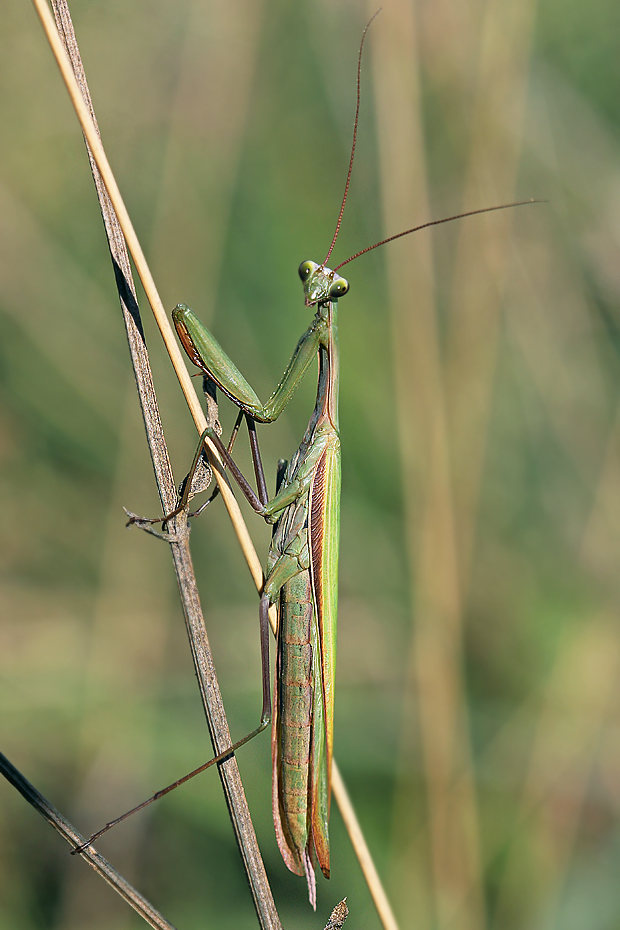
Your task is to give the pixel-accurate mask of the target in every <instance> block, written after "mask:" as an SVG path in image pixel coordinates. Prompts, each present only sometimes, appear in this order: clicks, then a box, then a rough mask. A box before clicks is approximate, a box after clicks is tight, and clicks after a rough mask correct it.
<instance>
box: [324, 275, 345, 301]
mask: <svg viewBox="0 0 620 930" xmlns="http://www.w3.org/2000/svg"><path fill="white" fill-rule="evenodd" d="M348 290H349V282H348V281H347V280H345V278H336V280H335V281H334V282H333V284H332V285H331V287H330V289H329V296H330V297H331V298H332V300H338V298H339V297H342V296H343V294H346V293H347V291H348Z"/></svg>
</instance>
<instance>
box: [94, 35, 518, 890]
mask: <svg viewBox="0 0 620 930" xmlns="http://www.w3.org/2000/svg"><path fill="white" fill-rule="evenodd" d="M373 19H374V17H373ZM371 22H372V20H371ZM369 26H370V23H369V24H368V25H367V26H366V29H365V30H364V33H363V36H362V42H361V45H360V51H359V57H358V74H357V108H356V114H355V121H354V131H353V145H352V150H351V156H350V162H349V170H348V175H347V180H346V184H345V191H344V196H343V199H342V204H341V207H340V213H339V216H338V220H337V223H336V229H335V232H334V235H333V238H332V241H331V245H330V247H329V250H328V252H327V255H326V257H325V259H324V260H323V262H321V263H320V264H318V263H316V262H313V261H304V262H302V264H301V265H300V266H299V274H300V278H301V280H302V283H303V287H304V294H305V305H306V307H308V308H314V316H313V319H312V321H311V323H310V325H309V327H308V329H307V330H306V331H305V332H304V334H303V335H302V337H301V338H300V340H299V342H298V343H297V346H296V348H295V351H294V353H293V356H292V358H291V361H290V362H289V365H288V366H287V368H286V369H285V371H284V373H283V375H282V378H281V379H280V382H279V384H278V386H277V387H276V389H275V391H274V393H273V394H272V395H271V397H270V398H269V400H268V401H267V402H266V403H265V404H263V403H261V401H260V399H259V398H258V396H257V395H256V393H255V392H254V390H253V388H252V387H251V386H250V384H249V383H248V382H247V381H246V379H245V378H244V377H243V375H242V374H241V372H240V371H239V369H238V368H237V367H236V366H235V365H234V363H233V362H232V361H231V359H230V358H229V357H228V355H227V354H226V353H225V351H224V350H223V349H222V348H221V346H220V345H219V344H218V343H217V341H216V340H215V339H214V337H213V336H212V335H211V333H210V332H209V331H208V330H207V329H206V328H205V327H204V326H203V324H202V323H201V322H200V321H199V320H198V318H197V317H196V316H195V315H194V314H193V312H192V311H191V310H190V309H189V308H188V307H186V306H185V305H182V304H179V305H178V306H177V307H176V308H175V310H174V311H173V320H174V323H175V326H176V329H177V334H178V336H179V339H180V341H181V343H182V345H183V347H184V348H185V350H186V352H187V354H188V356H189V358H190V359H191V361H192V362H194V363H195V364H196V365H197V367H198V368H199V369H201V370H202V372H203V374H204V375H205V376H206V378H207V380H208V381H209V382H211V383H212V384H213V385H215V386H216V387H219V388H220V390H221V391H222V392H223V393H224V394H225V395H226V396H227V397H228V398H229V399H230V400H232V402H233V403H234V404H235V405H236V406H237V407H238V408H239V410H240V415H239V418H238V423H239V421H240V419H241V418H243V417H245V419H246V422H247V424H248V428H249V433H250V440H251V446H252V452H253V459H254V464H255V472H256V479H257V488H258V495H257V494H255V492H254V491H253V490H252V488H251V487H250V485H249V484H248V482H247V481H246V479H245V478H244V477H243V475H242V474H241V472H240V471H239V469H238V468H237V466H236V464H235V462H234V460H233V458H232V456H231V454H230V451H231V444H229V448H228V449H227V448H226V447H225V446H224V445H223V443H222V442H221V440H220V438H219V436H218V435H217V433H216V432H215V431H214V429H213V428H211V427H210V428H209V429H208V430H207V431H206V434H207V435H208V436H209V438H210V439H211V440H212V441H213V442H214V443H215V445H216V446H217V447H218V449H219V451H220V454H221V456H222V459H223V461H224V464H225V466H226V467H227V468H228V470H229V471H230V473H231V474H232V475H233V477H234V478H235V480H236V481H237V483H238V484H239V486H240V488H241V490H242V492H243V493H244V495H245V496H246V498H247V499H248V501H249V502H250V504H251V505H252V507H253V508H254V510H255V511H256V513H257V514H258V515H260V516H261V517H263V518H264V519H265V520H266V521H267V522H268V523H270V524H272V525H273V536H272V541H271V545H270V550H269V556H268V560H267V570H266V580H265V584H264V587H263V590H262V592H261V597H260V604H259V619H260V628H261V652H262V665H263V710H262V714H261V721H260V725H259V726H258V727H257V729H256V730H254V731H252V733H251V734H249V736H248V737H245V738H244V739H243V740H240V741H239V742H237V743H235V744H234V746H232V747H230V748H229V749H228V750H227V751H226V752H225V753H222V754H221V755H220V756H217V757H216V758H215V759H212V760H210V761H209V762H208V763H206V764H205V765H203V766H201V767H200V768H199V769H197V770H196V771H195V772H193V773H190V775H189V776H186V777H185V778H184V779H181V780H180V781H179V782H177V783H175V786H176V785H177V784H179V783H181V782H183V781H185V780H187V778H189V777H192V776H193V775H195V774H197V773H198V772H199V771H202V770H204V769H205V768H206V767H208V766H209V765H212V764H213V763H215V762H217V761H219V760H221V759H222V758H225V757H226V756H227V755H229V754H230V753H231V752H233V751H234V750H235V749H236V748H238V746H240V745H242V744H243V743H245V742H247V740H248V739H249V738H251V737H252V736H254V735H256V734H257V733H258V732H260V731H261V730H263V729H265V728H266V727H267V725H268V724H269V722H270V720H271V718H272V711H271V707H272V705H271V696H270V685H269V644H268V643H269V638H268V612H269V608H270V606H271V605H272V604H275V605H276V606H277V607H278V614H279V619H278V633H277V635H278V645H277V658H276V678H275V680H276V685H275V699H274V704H273V720H272V766H273V789H272V795H273V815H274V824H275V830H276V837H277V841H278V846H279V849H280V852H281V854H282V857H283V859H284V862H285V864H286V865H287V867H288V868H289V869H290V870H291V871H292V872H294V873H296V874H299V875H305V876H306V880H307V883H308V889H309V896H310V901H311V903H312V904H313V905H315V904H316V885H315V876H314V866H315V864H318V866H319V867H320V869H321V871H322V872H323V874H324V875H325V876H326V877H329V872H330V861H329V833H328V819H329V807H330V794H331V764H332V757H333V720H334V681H335V651H336V622H337V598H338V542H339V501H340V440H339V435H338V385H339V367H338V335H337V314H338V302H339V300H340V299H341V298H342V297H344V295H345V294H346V293H347V291H348V290H349V285H348V282H347V281H346V280H345V278H343V277H342V276H341V275H340V274H339V273H338V272H339V269H340V268H342V267H343V266H344V265H346V264H348V263H349V262H352V261H353V260H354V259H357V258H358V257H359V256H361V255H362V254H364V253H366V252H368V251H370V250H372V249H375V248H378V247H379V246H382V245H384V244H386V243H387V242H390V241H392V240H394V239H397V238H400V237H402V236H406V235H409V234H410V233H413V232H415V231H417V230H420V229H424V228H426V227H429V226H433V225H438V224H440V223H445V222H448V221H449V220H452V219H456V218H457V217H448V218H447V219H441V220H435V221H431V222H428V223H424V224H421V225H420V226H416V227H412V228H411V229H407V230H405V231H403V232H400V233H397V234H396V235H393V236H390V237H388V238H387V239H383V240H381V241H380V242H377V243H375V244H373V245H371V246H368V247H367V248H365V249H362V250H361V251H359V252H357V253H355V254H354V255H352V256H351V257H350V258H348V259H346V260H345V261H343V262H341V263H340V264H339V265H337V266H336V267H335V268H334V269H333V270H332V269H330V268H329V267H328V266H327V262H328V261H329V260H330V257H331V255H332V252H333V249H334V246H335V244H336V240H337V237H338V233H339V230H340V225H341V221H342V217H343V213H344V208H345V204H346V200H347V194H348V190H349V184H350V179H351V173H352V167H353V159H354V154H355V143H356V134H357V125H358V116H359V106H360V70H361V56H362V49H363V44H364V39H365V37H366V33H367V30H368V28H369ZM531 202H532V201H523V202H522V203H531ZM516 205H517V204H508V205H501V206H494V207H489V208H483V209H478V210H472V211H469V212H467V213H462V214H459V217H465V216H471V215H474V214H478V213H485V212H490V211H492V210H499V209H504V208H505V207H506V206H516ZM317 356H318V363H319V376H318V387H317V394H316V400H315V405H314V408H313V411H312V414H311V416H310V420H309V423H308V426H307V428H306V431H305V433H304V435H303V438H302V440H301V443H300V445H299V447H298V449H297V451H296V452H295V453H294V455H293V456H292V458H291V459H290V462H288V463H283V462H281V463H280V466H279V471H278V482H277V488H276V494H275V496H274V497H273V498H272V499H271V500H269V499H268V496H267V492H266V485H265V481H264V477H263V469H262V463H261V460H260V453H259V452H258V444H257V442H256V431H255V424H256V423H270V422H273V421H274V420H276V419H277V418H278V416H279V415H280V414H281V413H282V411H283V410H284V408H285V407H286V406H287V404H288V402H289V401H290V399H291V397H292V396H293V395H294V393H295V391H296V389H297V387H298V386H299V384H300V383H301V381H302V379H303V377H304V375H305V373H306V371H307V370H308V368H309V366H310V365H311V363H312V362H313V360H314V358H315V357H317ZM203 441H204V435H203V437H202V438H201V445H200V448H202V443H203ZM197 458H198V457H197ZM191 483H192V482H191V477H190V478H189V481H188V482H187V486H188V487H191ZM184 504H185V501H183V505H184ZM170 516H171V515H170V514H169V515H168V517H167V518H165V519H169V518H170ZM165 519H164V522H165ZM138 522H142V521H138ZM171 787H173V786H171ZM168 790H169V789H164V790H163V791H161V792H158V793H157V794H156V795H155V796H154V797H153V798H152V799H150V800H154V799H155V798H156V797H160V796H162V795H163V794H165V793H166V792H167V791H168ZM145 803H149V802H145ZM142 806H144V805H140V807H142ZM118 819H119V820H120V819H123V818H118ZM115 822H118V821H114V822H113V823H115ZM110 825H111V824H110ZM106 826H109V825H106ZM103 832H104V831H99V833H98V834H94V835H93V836H92V837H91V838H90V841H89V842H91V841H92V840H93V839H94V838H96V837H97V836H99V835H101V833H103Z"/></svg>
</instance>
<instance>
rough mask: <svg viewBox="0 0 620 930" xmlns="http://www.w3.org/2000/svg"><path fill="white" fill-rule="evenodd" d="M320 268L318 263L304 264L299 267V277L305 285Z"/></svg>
mask: <svg viewBox="0 0 620 930" xmlns="http://www.w3.org/2000/svg"><path fill="white" fill-rule="evenodd" d="M318 267H319V266H318V265H317V264H316V262H302V263H301V265H300V266H299V277H300V278H301V280H302V281H303V282H304V283H305V282H306V281H307V280H308V278H309V277H310V275H311V274H312V272H313V271H315V269H317V268H318Z"/></svg>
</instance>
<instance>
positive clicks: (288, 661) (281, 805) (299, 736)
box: [272, 571, 314, 875]
mask: <svg viewBox="0 0 620 930" xmlns="http://www.w3.org/2000/svg"><path fill="white" fill-rule="evenodd" d="M313 618H314V605H313V598H312V588H311V584H310V574H309V572H307V571H302V572H300V573H299V574H298V575H295V577H294V578H293V579H291V581H289V582H287V584H285V585H284V587H283V588H282V591H281V593H280V622H279V632H278V656H277V663H278V669H277V672H276V683H277V684H276V695H275V720H274V727H273V731H272V733H273V735H272V753H273V765H274V778H273V792H274V814H275V815H276V816H275V817H274V820H275V827H276V834H277V836H278V845H279V846H280V849H281V851H282V853H283V856H284V859H285V861H286V864H287V866H288V867H289V869H291V871H293V872H296V873H297V874H298V875H303V874H304V867H303V864H302V861H301V857H300V852H301V851H302V850H304V849H305V848H306V845H307V843H308V835H309V831H310V823H309V780H310V754H311V739H312V716H313V714H312V704H313V700H312V698H313V685H312V652H313V649H312V645H311V639H312V624H313V622H314V620H313ZM276 812H277V813H276ZM278 814H279V817H278ZM278 819H279V821H280V822H279V823H278ZM281 840H283V841H284V843H282V842H281ZM284 847H286V848H287V852H288V855H286V854H285V852H284Z"/></svg>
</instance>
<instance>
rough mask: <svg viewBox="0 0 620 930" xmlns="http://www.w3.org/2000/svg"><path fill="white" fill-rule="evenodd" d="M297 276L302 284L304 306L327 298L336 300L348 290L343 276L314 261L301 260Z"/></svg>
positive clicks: (347, 284) (318, 302) (312, 304)
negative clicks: (304, 298) (304, 296)
mask: <svg viewBox="0 0 620 930" xmlns="http://www.w3.org/2000/svg"><path fill="white" fill-rule="evenodd" d="M299 277H300V278H301V280H302V283H303V286H304V293H305V295H306V307H312V306H314V304H320V303H324V302H325V301H327V300H338V298H339V297H342V296H343V295H344V294H346V293H347V291H348V290H349V282H348V281H347V280H346V279H345V278H343V277H342V276H341V275H339V274H337V273H336V272H335V271H332V270H331V268H327V267H326V266H325V265H317V263H316V262H302V263H301V265H300V266H299Z"/></svg>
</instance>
